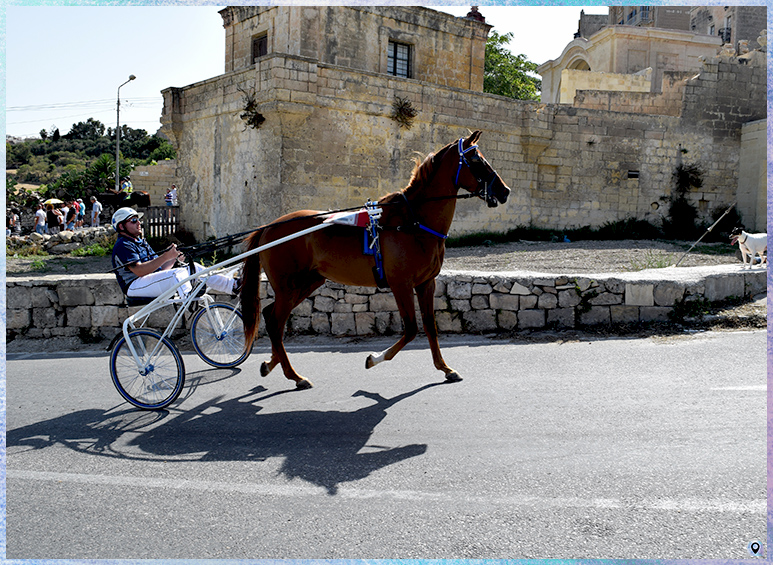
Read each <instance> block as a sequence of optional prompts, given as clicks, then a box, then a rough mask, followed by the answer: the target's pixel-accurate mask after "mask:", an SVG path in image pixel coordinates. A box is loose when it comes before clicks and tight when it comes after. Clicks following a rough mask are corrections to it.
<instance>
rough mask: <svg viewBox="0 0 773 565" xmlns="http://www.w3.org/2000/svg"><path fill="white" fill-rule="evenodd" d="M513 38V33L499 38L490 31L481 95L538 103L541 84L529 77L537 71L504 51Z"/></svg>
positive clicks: (535, 66)
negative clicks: (495, 95)
mask: <svg viewBox="0 0 773 565" xmlns="http://www.w3.org/2000/svg"><path fill="white" fill-rule="evenodd" d="M512 38H513V34H512V33H506V34H504V35H499V34H498V33H497V32H496V31H493V30H492V32H491V35H490V36H489V38H488V39H487V40H486V58H485V62H484V68H483V92H488V93H489V94H499V95H500V96H507V97H509V98H515V99H517V100H538V99H539V95H540V89H541V88H542V81H541V80H540V79H538V78H535V77H533V76H530V75H529V74H528V73H529V72H535V71H536V70H537V64H536V63H532V62H531V61H529V60H528V59H527V58H526V56H525V55H513V54H512V53H511V52H510V51H509V50H508V49H507V44H508V43H509V42H510V40H511V39H512Z"/></svg>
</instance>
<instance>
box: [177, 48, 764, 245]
mask: <svg viewBox="0 0 773 565" xmlns="http://www.w3.org/2000/svg"><path fill="white" fill-rule="evenodd" d="M765 77H766V73H765V68H764V67H759V66H754V65H741V64H738V62H737V61H735V62H733V61H731V60H728V61H723V60H717V61H708V62H707V64H705V65H704V70H703V71H702V72H701V73H700V74H699V76H697V77H696V78H691V79H689V80H687V81H686V82H684V96H683V99H682V101H681V109H680V112H679V114H678V115H644V114H638V113H627V112H622V111H616V110H617V107H616V106H615V107H614V108H613V109H610V110H596V109H587V108H582V107H580V108H578V107H572V106H567V105H553V104H540V103H537V102H523V101H514V100H510V99H507V98H503V97H499V96H494V95H486V94H480V93H476V92H472V91H469V90H462V89H456V88H447V87H439V86H437V85H434V84H429V83H426V82H421V81H416V80H406V79H399V78H395V77H389V76H386V75H383V74H379V73H367V72H361V71H355V70H351V69H348V68H343V67H338V66H332V65H326V64H322V63H319V62H318V61H316V60H313V59H306V58H299V57H289V56H285V55H275V56H268V57H265V58H263V59H261V61H260V62H259V63H258V64H256V65H255V66H254V68H251V69H248V70H244V71H234V72H233V73H228V74H226V75H223V76H221V77H217V78H215V79H211V80H209V81H205V82H202V83H197V84H195V85H192V86H190V87H186V88H184V89H167V90H165V91H164V99H165V103H164V115H163V116H162V123H163V124H164V130H165V133H167V135H168V136H169V137H170V139H172V141H173V143H175V144H176V146H177V149H178V167H177V171H178V175H179V178H180V182H181V184H182V186H183V187H184V198H181V201H180V207H181V215H182V222H183V225H184V226H185V227H186V228H187V229H189V230H191V231H192V232H193V233H194V234H196V236H197V237H199V238H200V239H206V238H207V237H210V236H222V235H225V234H228V233H238V232H241V231H244V230H245V229H247V228H249V227H253V226H258V225H261V224H264V223H266V222H269V221H272V220H273V219H275V218H277V217H279V216H280V215H282V214H285V213H289V212H291V211H294V210H297V209H303V208H308V209H314V210H327V209H336V208H346V207H351V206H357V205H362V204H363V203H364V202H365V201H366V200H367V199H369V198H370V199H376V198H378V197H380V196H382V195H384V194H386V193H389V192H393V191H396V190H399V189H402V188H403V187H405V186H406V184H407V183H408V179H409V177H410V173H411V169H412V168H413V162H412V158H414V157H415V156H416V152H422V153H424V154H427V153H429V152H431V151H436V150H439V149H440V148H442V147H443V146H444V145H445V144H447V143H449V142H452V141H454V140H455V139H458V138H459V137H461V136H463V135H466V134H467V133H468V132H469V131H470V130H473V129H481V130H483V131H484V134H483V136H482V137H481V140H480V147H481V149H482V151H483V153H484V154H485V155H486V157H487V159H488V160H489V161H490V162H491V164H492V165H493V166H494V167H495V168H496V169H497V171H498V172H499V173H500V175H501V176H502V178H503V179H504V180H505V181H506V182H507V183H508V184H509V185H510V187H511V188H512V189H513V192H512V195H511V197H510V200H509V201H508V203H507V204H506V205H505V206H501V207H498V208H496V209H493V210H490V209H487V208H485V206H482V205H481V203H480V202H478V201H464V202H461V203H460V204H459V205H458V207H457V210H456V216H455V221H454V224H453V226H452V235H459V234H463V233H470V232H477V231H487V230H489V231H506V230H508V229H511V228H514V227H516V226H528V225H532V226H534V227H541V228H551V229H563V228H570V227H579V226H584V225H591V226H599V225H602V224H604V223H605V222H612V221H616V220H622V219H625V218H628V217H635V218H638V219H646V220H649V221H652V222H653V223H658V222H659V221H660V220H661V218H662V214H663V209H664V207H661V208H658V206H659V203H660V202H662V198H663V197H667V196H668V195H669V194H670V191H671V190H672V179H671V175H672V172H673V171H674V169H675V167H676V166H677V165H678V164H679V163H680V162H687V163H697V164H699V165H700V166H701V167H702V169H703V171H704V177H703V180H704V184H703V187H702V188H701V189H700V190H696V191H691V192H690V193H689V194H688V198H689V199H690V200H691V201H692V202H693V203H694V204H695V205H696V206H697V207H698V209H699V211H700V213H701V214H703V215H705V216H708V215H709V214H710V213H711V212H712V211H713V210H715V209H717V208H725V207H727V205H729V204H730V203H731V202H733V201H735V199H736V192H737V189H738V169H739V168H738V164H739V158H740V129H741V126H742V125H743V124H744V123H746V122H748V121H754V120H758V119H762V118H764V117H765V113H766V108H765V100H766V90H765V84H766V83H765ZM737 84H744V85H747V86H748V88H744V89H738V87H737ZM239 89H241V90H242V91H247V92H252V93H254V96H255V99H256V101H257V107H258V111H259V112H260V113H261V114H262V115H263V117H264V118H265V122H264V123H263V124H262V125H261V126H260V128H258V129H253V128H250V127H246V124H245V122H244V121H243V120H242V119H241V118H240V117H239V116H240V114H241V113H242V112H243V111H244V99H245V95H244V93H243V92H242V91H240V90H239ZM395 96H400V97H401V98H404V99H407V100H409V101H410V102H411V104H412V105H413V106H414V108H415V109H416V110H417V111H418V115H417V116H416V118H415V120H414V122H413V125H412V127H411V128H409V129H406V128H401V127H400V126H399V125H398V124H397V123H396V122H395V121H394V120H392V119H391V118H390V116H391V113H392V103H393V101H394V99H395ZM626 96H629V97H630V96H632V95H631V94H627V95H626ZM202 210H206V211H207V213H206V214H202V213H201V211H202Z"/></svg>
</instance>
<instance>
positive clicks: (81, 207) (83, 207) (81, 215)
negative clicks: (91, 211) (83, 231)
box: [75, 198, 86, 228]
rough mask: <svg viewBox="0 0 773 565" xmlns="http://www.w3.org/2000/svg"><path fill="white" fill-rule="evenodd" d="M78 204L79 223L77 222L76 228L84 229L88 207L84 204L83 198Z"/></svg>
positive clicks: (79, 199)
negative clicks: (84, 219)
mask: <svg viewBox="0 0 773 565" xmlns="http://www.w3.org/2000/svg"><path fill="white" fill-rule="evenodd" d="M76 202H77V203H78V221H76V222H75V227H76V228H82V227H83V218H84V217H85V216H86V205H85V204H84V203H83V198H78V200H76Z"/></svg>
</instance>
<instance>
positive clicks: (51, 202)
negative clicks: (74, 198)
mask: <svg viewBox="0 0 773 565" xmlns="http://www.w3.org/2000/svg"><path fill="white" fill-rule="evenodd" d="M43 204H45V205H46V206H48V205H49V204H64V202H62V201H61V200H59V199H58V198H49V199H48V200H46V201H45V202H43Z"/></svg>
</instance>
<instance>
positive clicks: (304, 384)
mask: <svg viewBox="0 0 773 565" xmlns="http://www.w3.org/2000/svg"><path fill="white" fill-rule="evenodd" d="M313 386H314V385H313V384H311V381H310V380H309V379H301V380H300V381H298V382H297V383H295V389H296V390H306V389H308V388H311V387H313Z"/></svg>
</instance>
